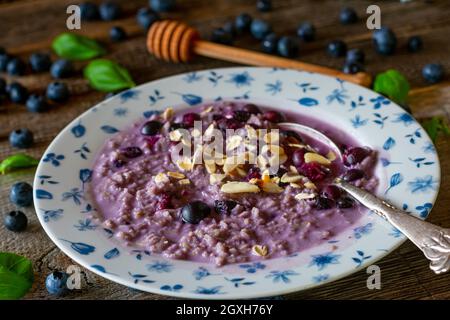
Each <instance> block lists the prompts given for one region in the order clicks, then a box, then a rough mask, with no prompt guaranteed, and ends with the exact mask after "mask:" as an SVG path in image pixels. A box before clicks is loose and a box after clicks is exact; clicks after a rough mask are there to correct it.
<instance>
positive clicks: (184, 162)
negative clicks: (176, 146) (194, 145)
mask: <svg viewBox="0 0 450 320" xmlns="http://www.w3.org/2000/svg"><path fill="white" fill-rule="evenodd" d="M176 165H177V166H178V168H180V169H181V170H183V171H190V170H192V168H193V164H192V162H191V160H190V159H189V158H186V157H184V158H182V159H178V160H177V161H176Z"/></svg>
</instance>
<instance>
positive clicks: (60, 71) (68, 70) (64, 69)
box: [50, 59, 73, 79]
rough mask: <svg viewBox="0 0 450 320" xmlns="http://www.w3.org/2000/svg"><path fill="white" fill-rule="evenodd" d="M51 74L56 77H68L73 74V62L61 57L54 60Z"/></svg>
mask: <svg viewBox="0 0 450 320" xmlns="http://www.w3.org/2000/svg"><path fill="white" fill-rule="evenodd" d="M50 74H51V75H52V77H53V78H55V79H61V78H67V77H70V76H71V75H72V74H73V64H72V62H71V61H69V60H66V59H59V60H56V61H55V62H53V64H52V66H51V68H50Z"/></svg>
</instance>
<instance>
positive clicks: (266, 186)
mask: <svg viewBox="0 0 450 320" xmlns="http://www.w3.org/2000/svg"><path fill="white" fill-rule="evenodd" d="M262 189H263V191H264V192H267V193H281V192H283V190H284V189H283V188H282V187H280V186H279V185H278V184H276V183H273V182H264V183H263V186H262Z"/></svg>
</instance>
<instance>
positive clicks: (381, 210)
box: [278, 122, 450, 274]
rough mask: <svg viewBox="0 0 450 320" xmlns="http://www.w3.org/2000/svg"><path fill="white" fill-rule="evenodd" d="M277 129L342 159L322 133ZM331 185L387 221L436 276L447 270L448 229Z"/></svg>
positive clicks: (293, 126)
mask: <svg viewBox="0 0 450 320" xmlns="http://www.w3.org/2000/svg"><path fill="white" fill-rule="evenodd" d="M278 125H279V127H280V128H281V129H285V130H292V131H295V132H297V133H299V134H305V135H307V136H309V137H311V138H313V139H317V140H318V141H320V142H322V143H324V144H326V145H328V146H330V147H332V148H333V149H335V151H336V155H337V156H338V157H340V158H341V159H342V153H341V151H340V149H339V148H338V146H337V145H336V144H335V143H334V142H333V141H332V140H331V139H330V138H328V137H327V136H326V135H324V134H323V133H321V132H319V131H317V130H315V129H313V128H311V127H307V126H304V125H300V124H296V123H290V122H283V123H279V124H278ZM334 184H336V185H337V186H339V187H340V188H342V189H343V190H345V191H346V192H347V193H349V194H350V195H351V196H352V197H354V198H355V199H356V200H358V201H359V202H360V203H361V204H362V205H364V206H365V207H367V208H368V209H369V210H371V211H374V212H375V213H376V214H378V215H379V216H381V217H382V218H384V219H386V220H387V221H388V222H389V223H390V224H392V225H393V226H394V227H395V228H397V229H398V230H399V231H400V232H401V233H403V234H404V235H405V236H406V237H407V238H408V239H409V240H411V241H412V242H413V243H414V244H415V245H416V246H417V247H418V248H419V249H420V250H422V252H423V253H424V254H425V257H427V258H428V259H429V260H430V261H431V262H430V269H431V270H433V271H434V272H435V273H436V274H440V273H444V272H447V271H449V270H450V229H446V228H442V227H439V226H436V225H434V224H431V223H429V222H426V221H423V220H420V219H419V218H416V217H414V216H412V215H410V214H408V213H407V212H405V211H402V210H400V209H398V208H396V207H395V206H393V205H392V204H390V203H388V202H386V201H385V200H382V199H380V198H378V197H376V196H374V195H373V194H371V193H370V192H368V191H366V190H364V189H361V188H358V187H355V186H354V185H352V184H350V183H348V182H346V181H343V180H342V179H341V178H337V179H335V181H334Z"/></svg>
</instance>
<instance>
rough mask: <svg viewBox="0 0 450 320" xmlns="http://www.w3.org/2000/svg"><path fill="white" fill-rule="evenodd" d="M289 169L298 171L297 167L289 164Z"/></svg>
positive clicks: (294, 171) (293, 171)
mask: <svg viewBox="0 0 450 320" xmlns="http://www.w3.org/2000/svg"><path fill="white" fill-rule="evenodd" d="M289 170H290V171H291V172H292V173H298V170H297V168H296V167H295V166H289Z"/></svg>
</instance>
